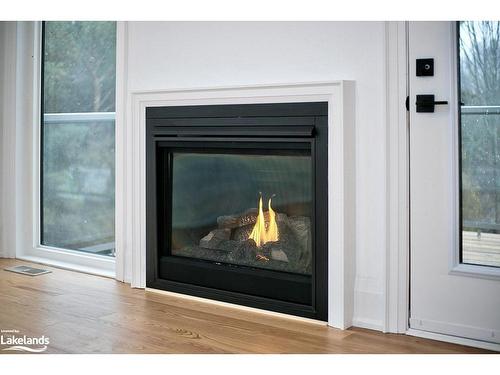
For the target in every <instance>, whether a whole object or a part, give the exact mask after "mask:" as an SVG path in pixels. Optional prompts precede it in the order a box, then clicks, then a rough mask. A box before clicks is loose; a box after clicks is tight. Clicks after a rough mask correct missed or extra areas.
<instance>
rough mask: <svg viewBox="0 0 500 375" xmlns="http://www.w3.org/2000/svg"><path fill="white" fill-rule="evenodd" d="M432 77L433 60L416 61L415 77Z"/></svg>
mask: <svg viewBox="0 0 500 375" xmlns="http://www.w3.org/2000/svg"><path fill="white" fill-rule="evenodd" d="M432 76H434V59H417V77H432Z"/></svg>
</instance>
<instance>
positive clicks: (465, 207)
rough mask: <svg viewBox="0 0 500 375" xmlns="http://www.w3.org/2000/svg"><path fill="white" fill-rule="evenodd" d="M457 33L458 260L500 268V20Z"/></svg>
mask: <svg viewBox="0 0 500 375" xmlns="http://www.w3.org/2000/svg"><path fill="white" fill-rule="evenodd" d="M458 29H459V33H458V34H459V36H458V43H459V48H458V50H459V64H460V74H459V82H460V90H459V91H460V96H461V102H462V103H461V104H462V105H461V115H460V128H459V129H460V139H459V142H460V148H461V165H460V183H461V199H460V200H461V202H460V203H461V226H462V228H461V229H462V230H461V235H462V251H461V262H462V263H467V264H476V265H482V266H494V267H500V22H460V23H459V27H458Z"/></svg>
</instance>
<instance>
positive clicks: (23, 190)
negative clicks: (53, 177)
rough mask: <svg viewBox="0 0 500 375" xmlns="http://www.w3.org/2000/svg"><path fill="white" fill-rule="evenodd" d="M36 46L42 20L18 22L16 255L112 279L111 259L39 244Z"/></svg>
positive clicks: (38, 56)
mask: <svg viewBox="0 0 500 375" xmlns="http://www.w3.org/2000/svg"><path fill="white" fill-rule="evenodd" d="M120 26H121V25H120ZM120 26H118V25H117V57H118V31H119V30H123V27H120ZM120 37H122V36H121V35H120ZM41 51H42V22H18V25H17V72H16V97H17V100H19V104H20V105H18V106H17V108H23V110H19V109H18V110H16V133H17V134H16V154H17V155H16V171H18V174H17V175H16V197H15V199H16V203H18V204H16V219H15V222H16V225H15V228H16V229H15V230H16V258H18V259H23V260H28V261H32V262H37V263H42V264H47V265H52V266H56V267H60V268H66V269H72V270H77V271H81V272H86V273H91V274H96V275H101V276H107V277H113V278H114V277H115V276H116V272H115V263H116V261H115V258H112V257H107V256H102V255H96V254H90V253H83V252H79V251H75V250H68V249H61V248H56V247H51V246H45V245H42V244H41V228H40V212H41V211H40V210H41V200H40V198H41V190H40V189H41V186H40V177H41V170H40V167H41V166H40V160H41V159H40V156H41V148H40V145H41V143H40V141H41V138H40V137H41V121H40V120H41V102H40V100H41V91H40V90H41V87H42V86H41V78H42V74H41V73H42V72H41V62H42V56H41ZM117 66H118V64H117ZM117 80H118V75H117ZM117 86H118V84H117ZM116 97H117V102H118V100H119V99H120V98H121V96H119V95H118V91H117V96H116ZM106 116H110V115H106ZM30 125H31V126H30ZM30 142H31V145H32V147H31V148H30V147H29V145H30ZM115 142H116V140H115ZM115 200H116V196H115ZM117 253H118V252H117Z"/></svg>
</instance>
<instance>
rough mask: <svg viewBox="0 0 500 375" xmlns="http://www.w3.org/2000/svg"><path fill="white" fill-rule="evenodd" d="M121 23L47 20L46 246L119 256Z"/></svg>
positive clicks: (43, 168)
mask: <svg viewBox="0 0 500 375" xmlns="http://www.w3.org/2000/svg"><path fill="white" fill-rule="evenodd" d="M115 51H116V23H115V22H44V31H43V70H42V73H43V75H42V85H43V89H42V97H43V99H42V113H43V118H42V145H41V190H42V191H41V207H42V210H41V243H42V244H43V245H45V246H50V247H57V248H63V249H71V250H78V251H83V252H88V253H94V254H99V255H107V256H113V255H114V248H115V245H114V241H115V238H114V232H115V229H114V228H115V219H114V208H115V207H114V201H115V113H114V111H115V71H116V62H115V56H116V53H115Z"/></svg>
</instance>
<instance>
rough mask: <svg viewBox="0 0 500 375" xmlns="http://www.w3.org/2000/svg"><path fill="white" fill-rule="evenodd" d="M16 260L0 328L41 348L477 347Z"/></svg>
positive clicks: (2, 296)
mask: <svg viewBox="0 0 500 375" xmlns="http://www.w3.org/2000/svg"><path fill="white" fill-rule="evenodd" d="M18 264H29V263H27V262H21V261H17V260H7V259H0V329H2V330H5V329H17V330H19V331H20V333H19V334H20V335H23V334H25V335H27V336H41V335H45V336H46V337H47V336H48V337H49V338H50V345H49V347H48V350H47V353H484V352H485V351H483V350H479V349H474V348H468V347H464V346H459V345H453V344H447V343H442V342H438V341H433V340H427V339H421V338H417V337H410V336H405V335H395V334H383V333H380V332H376V331H371V330H366V329H360V328H353V329H349V330H347V331H341V330H337V329H334V328H329V327H326V326H322V325H318V324H313V323H308V322H302V321H297V320H292V319H288V318H282V317H276V316H270V315H265V314H261V313H256V312H252V311H242V310H240V309H234V308H231V307H227V306H221V305H214V304H207V303H204V302H199V301H188V300H186V299H184V298H178V297H172V296H165V295H161V294H158V293H152V292H148V291H144V290H140V289H132V288H130V286H129V285H127V284H123V283H120V282H117V281H115V280H112V279H107V278H102V277H97V276H91V275H86V274H82V273H78V272H71V271H66V270H61V269H57V268H51V267H46V268H49V269H51V270H52V271H53V272H52V273H50V274H46V275H42V276H36V277H30V276H23V275H19V274H15V273H12V272H7V271H4V268H5V267H7V266H12V265H18ZM44 268H45V266H44ZM0 349H1V346H0ZM0 353H1V351H0Z"/></svg>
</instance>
